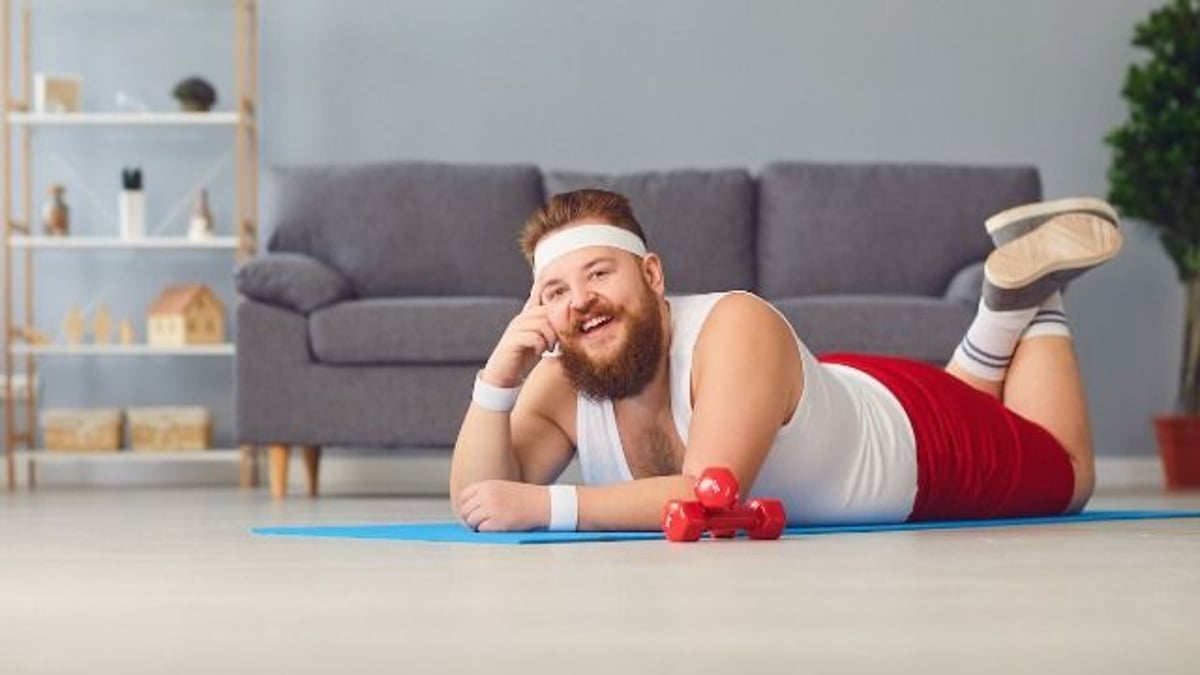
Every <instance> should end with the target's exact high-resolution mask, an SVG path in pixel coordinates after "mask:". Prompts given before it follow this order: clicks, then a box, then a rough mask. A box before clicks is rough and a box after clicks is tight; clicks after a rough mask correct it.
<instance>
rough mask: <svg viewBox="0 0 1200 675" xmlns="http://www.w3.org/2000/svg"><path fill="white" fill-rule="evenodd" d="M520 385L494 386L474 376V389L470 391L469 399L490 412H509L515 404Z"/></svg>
mask: <svg viewBox="0 0 1200 675" xmlns="http://www.w3.org/2000/svg"><path fill="white" fill-rule="evenodd" d="M520 393H521V388H520V387H512V388H506V387H496V386H493V385H490V384H488V383H487V382H484V381H483V380H482V379H480V377H479V376H478V375H476V376H475V389H474V390H473V391H472V392H471V400H472V401H474V402H475V403H476V404H477V405H478V406H479V407H480V408H483V409H484V410H491V411H492V412H509V411H510V410H512V409H513V406H515V405H516V404H517V395H518V394H520Z"/></svg>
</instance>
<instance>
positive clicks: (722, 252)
mask: <svg viewBox="0 0 1200 675" xmlns="http://www.w3.org/2000/svg"><path fill="white" fill-rule="evenodd" d="M544 182H545V188H546V198H547V199H549V198H550V196H552V195H554V194H557V193H560V192H568V191H571V190H578V189H581V188H599V189H602V190H611V191H613V192H619V193H621V194H623V195H625V196H626V197H628V198H629V201H630V203H631V204H632V206H633V212H634V215H636V216H637V219H638V222H640V223H641V224H642V229H643V230H644V231H645V232H646V238H647V239H649V242H647V243H648V247H649V249H650V250H651V251H654V252H655V253H658V254H659V255H660V256H662V259H663V266H664V267H665V269H666V278H667V291H668V292H669V293H673V294H681V293H704V292H708V291H724V290H730V289H753V288H754V284H755V235H754V221H755V213H754V211H755V207H754V200H755V187H754V179H753V178H752V177H751V175H750V173H749V172H748V171H744V170H742V169H713V170H679V171H656V172H644V173H629V174H597V173H577V172H572V171H551V172H547V173H546V175H545V180H544Z"/></svg>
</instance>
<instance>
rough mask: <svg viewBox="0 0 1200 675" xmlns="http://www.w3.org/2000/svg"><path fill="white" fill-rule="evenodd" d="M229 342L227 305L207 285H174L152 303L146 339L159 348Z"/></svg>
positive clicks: (147, 321)
mask: <svg viewBox="0 0 1200 675" xmlns="http://www.w3.org/2000/svg"><path fill="white" fill-rule="evenodd" d="M224 341H225V306H224V305H222V304H221V300H220V298H218V297H217V295H216V294H215V293H213V292H212V289H210V288H209V287H207V286H205V285H204V284H185V285H182V286H171V287H168V288H167V289H166V290H164V291H163V292H162V295H160V296H158V299H157V300H155V301H154V304H152V305H150V312H149V316H148V317H147V320H146V342H148V343H149V344H151V345H154V346H157V347H178V346H182V345H195V344H211V343H214V342H224Z"/></svg>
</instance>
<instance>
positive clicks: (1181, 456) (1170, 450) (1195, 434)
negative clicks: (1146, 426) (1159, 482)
mask: <svg viewBox="0 0 1200 675" xmlns="http://www.w3.org/2000/svg"><path fill="white" fill-rule="evenodd" d="M1154 430H1155V432H1156V433H1157V435H1158V450H1159V452H1160V453H1162V461H1163V473H1164V474H1165V475H1166V478H1167V489H1168V490H1196V489H1200V415H1176V416H1171V417H1155V418H1154Z"/></svg>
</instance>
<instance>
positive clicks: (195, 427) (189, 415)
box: [128, 406, 212, 451]
mask: <svg viewBox="0 0 1200 675" xmlns="http://www.w3.org/2000/svg"><path fill="white" fill-rule="evenodd" d="M128 415H129V445H130V447H131V448H133V449H134V450H137V451H171V450H207V449H208V448H209V447H211V443H212V414H211V413H209V411H208V410H207V409H205V408H201V407H198V406H188V407H178V408H130V409H129V411H128Z"/></svg>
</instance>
